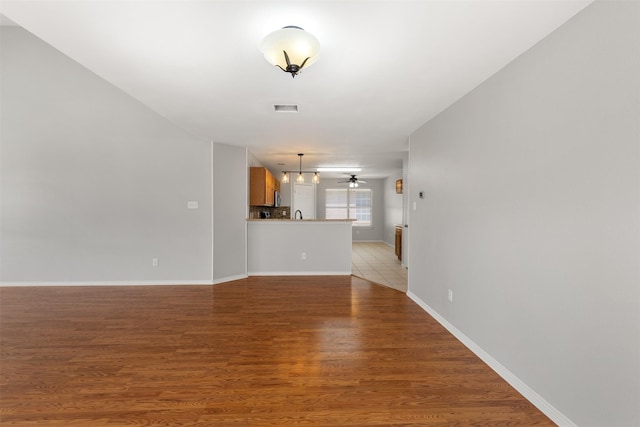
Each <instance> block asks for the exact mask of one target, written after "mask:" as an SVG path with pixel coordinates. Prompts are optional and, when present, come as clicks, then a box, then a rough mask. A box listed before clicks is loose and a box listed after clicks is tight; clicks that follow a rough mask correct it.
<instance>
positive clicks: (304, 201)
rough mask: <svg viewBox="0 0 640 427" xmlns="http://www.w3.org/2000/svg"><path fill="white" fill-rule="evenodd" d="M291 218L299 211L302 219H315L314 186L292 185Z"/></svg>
mask: <svg viewBox="0 0 640 427" xmlns="http://www.w3.org/2000/svg"><path fill="white" fill-rule="evenodd" d="M291 210H292V212H291V218H294V216H295V212H296V211H297V210H300V211H301V212H302V217H303V218H304V219H316V185H315V184H298V183H294V184H293V208H292V209H291Z"/></svg>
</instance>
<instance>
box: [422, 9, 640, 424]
mask: <svg viewBox="0 0 640 427" xmlns="http://www.w3.org/2000/svg"><path fill="white" fill-rule="evenodd" d="M639 17H640V10H639V5H638V2H596V3H594V4H593V5H591V6H589V7H588V8H586V9H585V10H584V11H582V12H581V13H579V14H578V15H577V16H575V17H574V18H573V19H572V20H570V21H569V22H568V23H567V24H566V25H564V26H562V27H561V28H559V29H558V30H557V31H555V32H554V33H552V34H551V35H550V36H549V37H547V38H546V39H544V40H543V41H541V42H540V43H538V44H537V45H536V46H534V47H533V48H532V49H531V50H530V51H528V52H526V53H525V54H523V55H522V56H521V57H520V58H518V59H517V60H515V61H514V62H513V63H511V64H510V65H508V66H507V67H506V68H504V69H503V70H502V71H500V72H499V73H497V74H496V75H494V76H493V77H492V78H490V79H489V80H488V81H486V82H485V83H483V84H482V85H481V86H479V87H478V88H477V89H475V90H474V91H473V92H471V93H470V94H468V95H467V96H465V97H464V98H462V99H461V100H460V101H459V102H457V103H455V104H454V105H453V106H452V107H450V108H449V109H448V110H446V111H445V112H444V113H442V114H440V115H439V116H438V117H436V118H435V119H433V120H431V121H430V122H428V123H427V124H425V125H424V126H423V127H421V128H420V129H419V130H417V131H416V132H415V133H414V134H413V135H412V136H411V151H410V153H411V154H410V156H411V159H410V182H411V190H410V191H411V194H410V198H411V201H412V202H413V201H416V202H417V208H418V209H417V210H416V211H415V212H413V211H412V212H411V224H410V228H409V232H410V257H411V258H410V265H411V269H410V280H409V290H410V292H411V293H413V294H414V296H415V297H416V298H417V299H418V300H419V301H422V302H423V303H424V304H426V305H428V306H429V307H430V308H431V309H433V310H434V311H435V312H437V314H438V315H440V316H442V318H443V319H444V320H445V321H446V322H448V323H449V324H451V325H453V327H455V328H457V329H458V330H459V331H461V332H462V333H463V334H464V335H465V336H466V337H467V338H468V339H470V340H471V341H473V342H474V343H475V344H477V345H478V346H479V347H480V348H481V349H483V350H484V351H486V352H487V353H488V354H489V355H490V356H491V357H492V358H493V359H494V360H495V361H497V362H498V363H500V364H501V365H502V366H503V367H505V368H506V369H508V370H509V371H510V372H511V373H512V374H514V375H515V376H516V377H517V378H519V379H520V380H521V381H522V382H524V384H526V385H527V386H528V387H530V388H531V389H532V390H533V392H534V393H537V395H539V396H540V397H542V398H543V399H544V400H546V402H547V403H549V404H550V405H551V406H552V407H553V408H555V409H557V410H558V411H560V414H558V417H557V418H556V420H560V422H562V423H565V424H568V425H570V423H571V422H573V423H576V424H578V425H580V426H610V427H611V426H628V427H630V426H638V425H640V404H639V402H640V273H639V267H638V266H639V260H640V188H639V185H640V179H639V178H640V164H639V141H640V131H639V117H640V107H639V104H640V84H639V78H640V66H639V61H638V58H639V55H638V52H640V43H639V40H640V33H639V28H640V25H639V23H640V19H639ZM419 191H425V193H426V197H425V199H419V198H418V197H417V193H418V192H419ZM448 289H451V290H453V295H454V300H453V302H451V303H450V302H448V301H447V290H448ZM547 409H548V408H547ZM569 420H570V421H569Z"/></svg>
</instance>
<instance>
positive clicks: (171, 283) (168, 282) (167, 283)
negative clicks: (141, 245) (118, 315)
mask: <svg viewBox="0 0 640 427" xmlns="http://www.w3.org/2000/svg"><path fill="white" fill-rule="evenodd" d="M212 284H213V283H212V282H211V281H210V280H121V281H120V280H119V281H110V282H88V281H87V282H0V287H10V286H14V287H15V286H179V285H191V286H193V285H209V286H211V285H212Z"/></svg>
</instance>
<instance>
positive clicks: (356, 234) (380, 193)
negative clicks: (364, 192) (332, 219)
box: [316, 177, 384, 242]
mask: <svg viewBox="0 0 640 427" xmlns="http://www.w3.org/2000/svg"><path fill="white" fill-rule="evenodd" d="M338 181H344V179H343V178H340V179H329V178H322V177H320V183H319V184H318V188H317V194H316V196H317V199H316V200H317V205H316V208H317V211H316V218H318V219H325V218H326V215H325V201H326V194H325V190H326V189H327V188H347V184H345V183H339V182H338ZM365 181H367V183H366V184H361V185H360V187H359V188H370V189H371V191H372V195H371V197H372V203H373V212H372V218H371V219H372V221H371V222H372V226H371V227H356V226H354V227H353V230H352V233H353V241H354V242H357V241H361V242H380V241H382V235H383V232H384V179H365Z"/></svg>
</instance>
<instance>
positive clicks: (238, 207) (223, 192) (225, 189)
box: [213, 143, 248, 282]
mask: <svg viewBox="0 0 640 427" xmlns="http://www.w3.org/2000/svg"><path fill="white" fill-rule="evenodd" d="M247 171H248V168H247V150H246V148H244V147H235V146H231V145H226V144H218V143H216V144H213V260H214V265H213V280H214V282H221V281H228V280H231V279H237V278H240V277H246V275H247V223H246V218H247V214H248V212H247V211H248V202H247V197H248V196H247V193H248V174H247Z"/></svg>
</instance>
